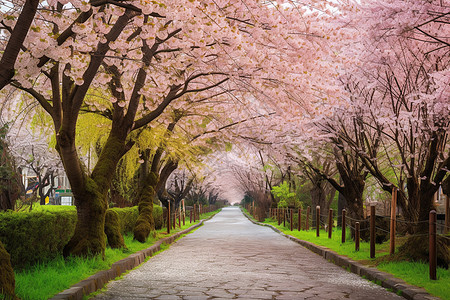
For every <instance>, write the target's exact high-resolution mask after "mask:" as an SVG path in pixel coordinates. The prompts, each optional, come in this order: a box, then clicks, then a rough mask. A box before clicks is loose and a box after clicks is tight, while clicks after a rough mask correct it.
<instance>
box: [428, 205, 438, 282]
mask: <svg viewBox="0 0 450 300" xmlns="http://www.w3.org/2000/svg"><path fill="white" fill-rule="evenodd" d="M428 222H429V231H430V232H429V236H430V241H429V242H430V246H429V250H430V251H429V252H430V256H429V260H430V261H429V265H430V279H431V280H436V279H437V278H436V265H437V247H436V211H435V210H432V211H430V218H429V221H428Z"/></svg>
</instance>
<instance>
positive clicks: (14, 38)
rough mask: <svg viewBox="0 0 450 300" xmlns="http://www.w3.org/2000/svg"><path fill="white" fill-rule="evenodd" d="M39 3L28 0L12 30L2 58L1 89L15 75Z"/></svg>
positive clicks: (37, 0)
mask: <svg viewBox="0 0 450 300" xmlns="http://www.w3.org/2000/svg"><path fill="white" fill-rule="evenodd" d="M38 4H39V0H26V1H25V4H24V6H23V8H22V11H21V13H20V15H19V18H18V19H17V23H16V25H15V26H14V29H13V30H12V31H11V36H10V37H9V40H8V44H7V45H6V48H5V50H4V52H3V55H2V59H1V60H0V66H1V68H0V90H1V89H3V88H4V87H5V86H6V85H8V84H9V83H10V81H11V79H12V78H13V76H14V64H15V63H16V60H17V56H18V55H19V52H20V49H21V48H22V46H23V42H24V41H25V38H26V36H27V34H28V30H29V29H30V26H31V23H32V22H33V20H34V16H35V15H36V11H37V7H38Z"/></svg>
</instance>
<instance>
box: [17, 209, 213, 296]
mask: <svg viewBox="0 0 450 300" xmlns="http://www.w3.org/2000/svg"><path fill="white" fill-rule="evenodd" d="M45 208H46V207H45ZM215 213H217V211H216V212H212V213H207V214H202V215H201V218H202V219H206V218H208V217H210V216H211V215H214V214H215ZM197 223H198V221H197V222H195V223H194V222H192V224H190V223H189V220H188V221H187V222H186V225H184V226H183V225H182V226H181V228H178V227H177V228H176V229H171V231H170V235H169V234H167V228H163V229H161V230H157V231H156V232H155V235H154V236H150V237H149V238H148V239H147V241H146V242H145V243H139V242H138V241H134V240H133V236H132V235H131V234H128V235H125V236H124V240H125V244H126V245H127V249H111V248H107V249H106V251H105V258H104V259H102V258H101V256H96V257H92V258H80V257H70V258H67V259H64V258H63V257H62V256H59V257H57V258H55V259H53V260H51V261H49V262H47V263H43V264H38V265H34V266H32V267H30V268H28V269H26V270H22V271H19V272H17V273H16V274H15V278H16V294H17V296H18V297H19V298H21V299H23V300H28V299H30V300H39V299H48V298H50V297H52V296H54V295H55V294H57V293H59V292H61V291H63V290H65V289H68V288H70V287H71V286H72V285H74V284H76V283H78V282H79V281H81V280H83V279H86V278H87V277H89V276H91V275H93V274H95V273H97V272H99V271H101V270H107V269H109V268H110V267H111V265H112V264H113V263H115V262H116V261H119V260H121V259H123V258H125V257H128V256H129V255H131V254H132V253H135V252H137V251H140V250H142V249H146V248H148V247H150V246H151V245H153V244H154V243H155V242H156V241H158V240H159V239H162V238H165V237H168V236H171V235H173V234H175V233H177V232H179V231H182V230H184V229H187V228H189V227H190V226H192V225H194V224H197ZM167 248H168V246H167V245H161V250H165V249H167Z"/></svg>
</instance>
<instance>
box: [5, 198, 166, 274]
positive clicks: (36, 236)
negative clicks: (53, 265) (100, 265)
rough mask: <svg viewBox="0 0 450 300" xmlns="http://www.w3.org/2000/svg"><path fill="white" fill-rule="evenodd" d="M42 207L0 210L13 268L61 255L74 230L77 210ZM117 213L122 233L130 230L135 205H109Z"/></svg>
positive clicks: (158, 217)
mask: <svg viewBox="0 0 450 300" xmlns="http://www.w3.org/2000/svg"><path fill="white" fill-rule="evenodd" d="M53 208H54V207H53V206H49V207H48V209H47V206H46V207H45V209H41V210H38V211H34V210H33V211H31V212H12V211H7V212H2V213H0V241H2V243H3V245H4V246H5V249H6V251H8V253H9V254H10V255H11V264H12V266H13V268H15V269H22V268H24V267H26V266H28V265H33V264H36V263H37V262H44V261H48V260H50V259H53V258H55V257H57V256H58V255H62V249H63V248H64V246H65V245H66V244H67V242H68V241H69V239H70V238H71V237H72V235H73V233H74V231H75V225H76V221H77V214H76V211H75V210H74V209H64V210H59V209H53ZM111 210H113V211H115V212H117V214H118V216H119V226H120V231H121V233H122V234H125V233H127V232H133V228H134V224H135V223H136V219H137V217H138V208H137V207H136V206H135V207H127V208H111ZM153 217H154V218H155V226H156V228H161V227H162V223H163V221H162V208H161V207H160V206H157V205H155V206H154V209H153Z"/></svg>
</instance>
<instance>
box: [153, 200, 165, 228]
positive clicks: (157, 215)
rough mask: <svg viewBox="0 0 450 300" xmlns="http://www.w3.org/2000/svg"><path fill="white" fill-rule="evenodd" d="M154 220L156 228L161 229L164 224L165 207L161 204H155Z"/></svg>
mask: <svg viewBox="0 0 450 300" xmlns="http://www.w3.org/2000/svg"><path fill="white" fill-rule="evenodd" d="M153 221H154V222H155V229H156V230H159V229H161V228H163V226H164V216H163V208H162V207H161V206H159V205H154V204H153Z"/></svg>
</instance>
